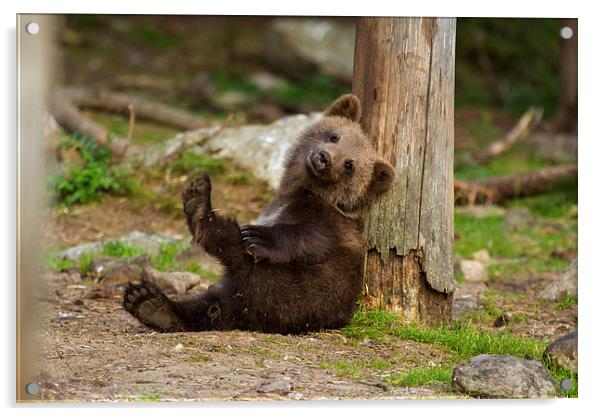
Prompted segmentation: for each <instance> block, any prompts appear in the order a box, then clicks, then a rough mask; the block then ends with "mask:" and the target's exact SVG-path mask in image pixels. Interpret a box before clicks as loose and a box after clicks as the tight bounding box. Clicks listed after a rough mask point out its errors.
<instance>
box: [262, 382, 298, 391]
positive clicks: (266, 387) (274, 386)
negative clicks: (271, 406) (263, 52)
mask: <svg viewBox="0 0 602 416" xmlns="http://www.w3.org/2000/svg"><path fill="white" fill-rule="evenodd" d="M292 390H293V385H292V384H291V383H290V382H288V381H273V382H270V383H263V384H262V385H261V386H259V388H258V389H257V392H259V393H276V394H286V393H288V392H290V391H292Z"/></svg>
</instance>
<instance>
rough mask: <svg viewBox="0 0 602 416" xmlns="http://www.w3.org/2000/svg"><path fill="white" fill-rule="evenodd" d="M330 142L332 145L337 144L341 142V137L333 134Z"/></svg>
mask: <svg viewBox="0 0 602 416" xmlns="http://www.w3.org/2000/svg"><path fill="white" fill-rule="evenodd" d="M328 141H330V143H336V142H338V141H339V136H337V135H336V134H333V135H331V136H330V137H329V138H328Z"/></svg>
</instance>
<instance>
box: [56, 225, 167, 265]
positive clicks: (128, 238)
mask: <svg viewBox="0 0 602 416" xmlns="http://www.w3.org/2000/svg"><path fill="white" fill-rule="evenodd" d="M115 241H120V242H122V243H124V244H126V245H128V246H131V247H135V248H138V249H140V250H143V251H144V252H145V253H147V254H149V255H157V254H159V252H160V251H161V245H162V244H173V243H176V242H177V241H178V240H176V239H174V238H171V237H169V236H166V235H162V234H147V233H143V232H141V231H132V232H131V233H129V234H126V235H124V236H123V237H120V238H118V239H116V240H108V241H104V242H100V241H97V242H93V243H84V244H79V245H77V246H74V247H70V248H68V249H66V250H63V251H61V252H59V253H57V256H58V257H60V258H62V259H68V260H72V261H78V260H79V259H80V258H81V257H82V256H83V255H84V254H93V255H96V254H100V253H101V252H102V249H103V246H104V245H105V244H108V243H112V242H115Z"/></svg>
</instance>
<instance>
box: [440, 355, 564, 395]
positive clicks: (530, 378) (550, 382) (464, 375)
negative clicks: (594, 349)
mask: <svg viewBox="0 0 602 416" xmlns="http://www.w3.org/2000/svg"><path fill="white" fill-rule="evenodd" d="M452 387H453V388H454V389H456V390H458V391H460V392H463V393H466V394H468V395H470V396H473V397H482V398H533V397H555V396H556V394H557V390H556V382H555V381H554V379H553V378H552V377H551V376H550V375H549V373H548V370H546V368H545V367H544V366H543V364H542V363H541V362H539V361H535V360H525V359H522V358H518V357H514V356H511V355H489V354H483V355H479V356H476V357H473V358H472V359H471V360H470V361H469V362H468V363H467V364H463V365H459V366H457V367H456V368H454V371H453V376H452Z"/></svg>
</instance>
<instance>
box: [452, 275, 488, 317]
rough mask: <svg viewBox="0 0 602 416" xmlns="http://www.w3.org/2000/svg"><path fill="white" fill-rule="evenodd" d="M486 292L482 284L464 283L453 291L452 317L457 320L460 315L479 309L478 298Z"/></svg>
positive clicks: (485, 287)
mask: <svg viewBox="0 0 602 416" xmlns="http://www.w3.org/2000/svg"><path fill="white" fill-rule="evenodd" d="M485 290H487V286H486V285H485V283H483V282H464V283H462V284H460V285H458V287H457V288H456V290H454V299H453V302H452V317H453V319H458V318H459V317H461V316H462V315H464V314H466V313H468V312H470V311H473V310H475V309H477V308H478V307H479V296H480V295H481V293H483V292H484V291H485Z"/></svg>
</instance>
